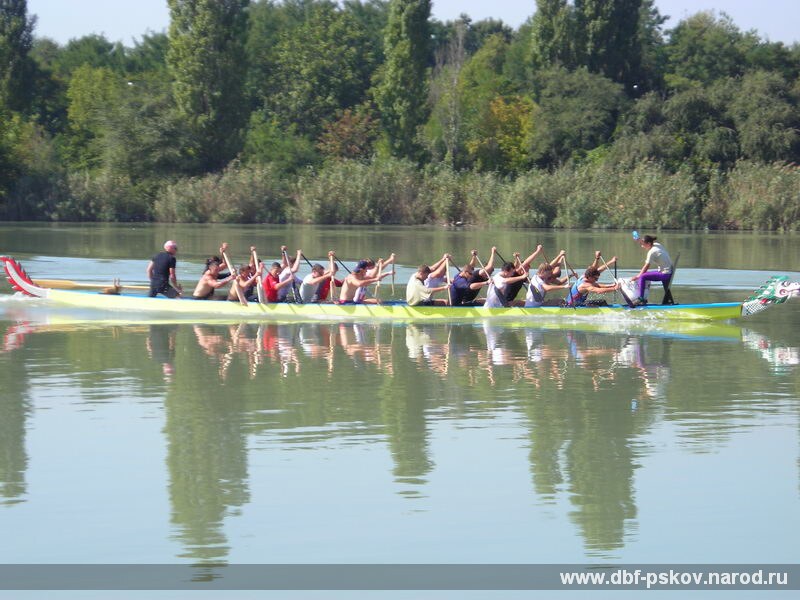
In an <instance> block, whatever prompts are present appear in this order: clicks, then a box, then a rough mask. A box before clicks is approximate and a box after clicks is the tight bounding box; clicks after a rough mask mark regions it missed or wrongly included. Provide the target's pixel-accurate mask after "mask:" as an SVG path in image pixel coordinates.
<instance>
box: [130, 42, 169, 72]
mask: <svg viewBox="0 0 800 600" xmlns="http://www.w3.org/2000/svg"><path fill="white" fill-rule="evenodd" d="M168 48H169V38H167V35H166V34H165V33H148V34H146V35H144V36H142V39H141V40H140V41H137V42H135V43H134V46H133V48H131V49H129V50H126V52H125V58H126V61H125V66H126V70H127V72H128V73H129V74H130V73H146V72H148V71H159V72H160V71H164V70H166V68H167V49H168ZM163 79H164V80H166V77H163Z"/></svg>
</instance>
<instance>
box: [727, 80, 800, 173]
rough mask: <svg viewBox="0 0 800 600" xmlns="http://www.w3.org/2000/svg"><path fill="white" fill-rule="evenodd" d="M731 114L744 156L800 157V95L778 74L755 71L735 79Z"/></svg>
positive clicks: (769, 158) (766, 159)
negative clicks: (799, 107) (799, 133)
mask: <svg viewBox="0 0 800 600" xmlns="http://www.w3.org/2000/svg"><path fill="white" fill-rule="evenodd" d="M735 86H736V89H735V93H734V94H733V98H732V101H731V104H730V108H729V110H730V114H731V116H732V117H733V122H734V124H735V127H736V131H737V132H738V136H739V144H740V146H741V155H742V158H745V159H749V160H756V161H760V162H764V163H771V162H777V161H782V162H796V161H798V160H800V135H798V132H800V109H798V105H800V102H799V101H800V97H798V96H799V95H798V94H797V93H793V91H792V89H791V88H790V87H789V84H788V83H787V82H786V81H785V80H784V79H783V78H782V77H781V76H780V75H779V74H777V73H768V72H765V71H754V72H752V73H746V74H745V75H744V77H742V78H741V79H740V80H736V81H735Z"/></svg>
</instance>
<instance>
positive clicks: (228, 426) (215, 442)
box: [156, 325, 249, 563]
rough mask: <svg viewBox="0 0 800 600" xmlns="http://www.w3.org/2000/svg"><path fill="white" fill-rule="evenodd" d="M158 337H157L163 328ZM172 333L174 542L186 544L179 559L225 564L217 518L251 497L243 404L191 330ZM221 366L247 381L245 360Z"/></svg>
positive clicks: (168, 429) (169, 412) (169, 427)
mask: <svg viewBox="0 0 800 600" xmlns="http://www.w3.org/2000/svg"><path fill="white" fill-rule="evenodd" d="M156 327H173V326H168V325H167V326H156ZM156 332H157V337H161V334H162V333H163V331H161V330H158V329H157V330H156ZM176 335H177V338H178V343H177V347H178V348H179V351H178V352H177V354H176V357H175V379H174V382H175V383H174V386H173V387H172V388H171V390H170V391H169V393H168V394H167V397H166V399H165V401H164V406H165V409H166V423H165V426H164V433H165V435H166V438H167V469H168V471H169V480H170V483H169V498H170V503H171V504H172V522H173V523H174V524H175V525H176V526H177V527H178V531H177V533H176V534H175V537H176V538H177V539H179V540H180V542H181V543H182V544H183V545H184V547H185V552H184V553H183V554H181V555H180V556H181V558H190V559H193V560H194V561H195V562H197V563H203V562H218V561H224V560H225V558H226V557H227V554H228V550H229V548H228V544H227V538H226V537H225V534H224V532H223V530H222V528H223V519H224V518H225V517H226V516H227V515H228V514H229V510H230V509H231V508H232V507H237V508H238V507H241V506H242V505H243V504H244V503H246V502H247V501H248V499H249V492H248V488H247V440H246V434H245V431H244V429H245V427H244V420H245V413H244V410H243V408H244V402H243V398H242V395H241V393H240V392H239V391H238V388H237V386H235V385H230V386H227V385H225V382H224V380H223V379H222V378H221V377H220V371H219V366H220V365H211V364H210V362H209V361H208V360H207V359H204V358H203V356H202V349H201V348H200V347H199V346H198V345H197V343H194V341H193V340H191V339H190V336H191V337H194V336H193V332H192V330H191V329H189V328H183V329H182V330H181V331H178V332H177V333H176ZM167 337H168V336H167ZM227 368H229V369H230V371H231V372H230V373H228V374H227V378H228V379H229V380H234V381H235V380H242V379H247V378H248V372H247V367H246V364H245V363H238V364H234V365H230V366H229V367H227Z"/></svg>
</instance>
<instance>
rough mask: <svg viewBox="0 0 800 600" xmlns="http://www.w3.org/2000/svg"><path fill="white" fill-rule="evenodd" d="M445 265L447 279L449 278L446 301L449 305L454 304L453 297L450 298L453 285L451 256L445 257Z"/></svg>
mask: <svg viewBox="0 0 800 600" xmlns="http://www.w3.org/2000/svg"><path fill="white" fill-rule="evenodd" d="M444 265H445V270H444V273H445V276H446V279H447V299H446V300H445V301H446V302H447V306H452V298H450V286H451V285H452V283H451V281H450V259H449V258H445V259H444Z"/></svg>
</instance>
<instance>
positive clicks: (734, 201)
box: [0, 0, 800, 231]
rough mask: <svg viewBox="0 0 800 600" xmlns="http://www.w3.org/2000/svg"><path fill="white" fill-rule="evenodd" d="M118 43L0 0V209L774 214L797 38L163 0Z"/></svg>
mask: <svg viewBox="0 0 800 600" xmlns="http://www.w3.org/2000/svg"><path fill="white" fill-rule="evenodd" d="M168 5H169V11H170V25H169V29H168V31H167V32H166V33H152V32H149V33H146V34H144V35H143V36H142V37H141V38H140V39H139V40H137V41H135V42H134V43H133V45H132V46H124V45H123V44H121V43H112V42H110V41H109V40H107V39H106V38H105V37H103V36H100V35H88V36H84V37H81V38H77V39H72V40H70V41H69V42H68V43H66V44H64V45H60V44H57V43H56V42H54V41H52V40H50V39H47V38H39V37H37V36H36V35H35V23H36V18H35V16H34V15H31V14H29V12H28V9H27V2H26V1H25V0H0V217H1V218H3V219H6V220H53V221H165V222H247V223H258V222H270V223H281V222H309V223H353V224H382V223H399V224H418V223H439V222H467V223H474V224H495V225H505V226H518V227H630V226H637V227H648V228H696V227H708V228H720V229H724V228H729V229H765V230H783V231H788V230H796V229H798V226H800V214H799V211H800V170H799V169H798V168H797V166H796V163H797V162H798V161H799V160H800V45H798V44H797V43H795V44H794V45H792V46H786V45H785V44H783V43H781V42H770V41H768V40H764V39H762V38H761V37H759V36H758V34H757V33H755V32H752V31H742V30H740V29H739V28H738V27H737V26H736V25H735V24H734V23H733V22H732V20H731V19H730V18H729V17H728V16H726V15H725V14H716V13H712V12H699V13H697V14H694V15H692V16H689V17H686V18H685V19H683V20H681V21H679V22H678V23H677V24H675V26H674V27H672V28H667V25H666V24H667V21H668V19H667V17H665V16H663V15H661V14H660V13H659V11H658V9H657V8H656V7H655V5H654V0H573V1H571V2H570V1H567V0H536V2H535V3H533V2H532V3H531V11H532V13H533V14H532V16H531V17H530V18H529V19H528V21H527V22H525V23H524V24H523V25H521V26H520V27H519V28H517V29H513V28H511V27H509V26H507V25H505V24H504V23H503V22H502V21H498V20H493V19H486V20H482V21H475V22H473V21H472V19H470V18H469V17H468V16H467V15H462V16H461V17H460V18H459V19H457V20H455V21H447V22H441V21H438V20H436V19H432V18H431V15H430V12H431V2H430V0H345V1H344V2H342V3H337V2H333V1H329V0H283V1H281V2H278V1H275V0H252V1H248V0H168Z"/></svg>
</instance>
